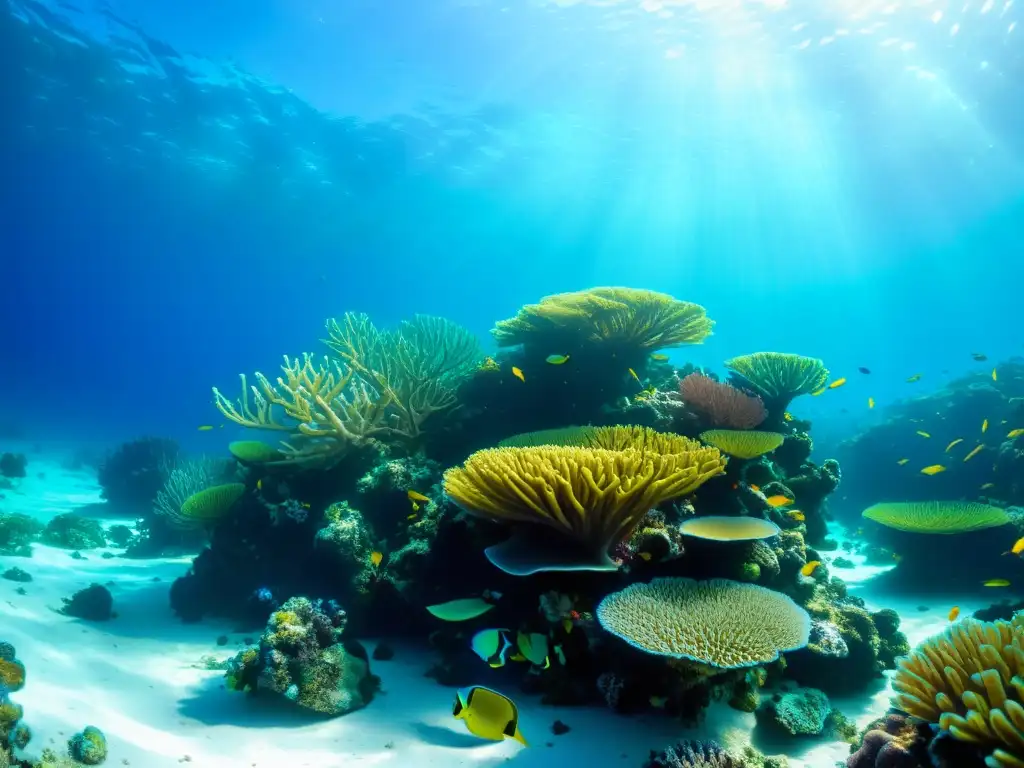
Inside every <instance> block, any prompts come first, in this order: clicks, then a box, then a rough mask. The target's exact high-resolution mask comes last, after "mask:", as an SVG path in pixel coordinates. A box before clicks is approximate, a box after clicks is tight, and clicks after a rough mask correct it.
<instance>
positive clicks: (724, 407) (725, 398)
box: [679, 373, 768, 429]
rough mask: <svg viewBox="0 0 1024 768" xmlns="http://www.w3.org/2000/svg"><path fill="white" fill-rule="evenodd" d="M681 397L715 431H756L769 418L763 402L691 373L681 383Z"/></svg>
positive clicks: (702, 375) (708, 378) (698, 374)
mask: <svg viewBox="0 0 1024 768" xmlns="http://www.w3.org/2000/svg"><path fill="white" fill-rule="evenodd" d="M679 393H680V394H681V395H682V396H683V400H685V401H686V404H687V405H688V406H689V407H690V408H692V409H693V410H695V411H697V412H698V413H699V414H700V415H701V416H703V417H704V418H706V419H707V420H708V421H710V422H711V424H712V425H713V426H715V427H724V428H726V429H753V428H754V427H756V426H757V425H758V424H760V423H761V422H762V421H764V420H765V418H766V417H767V416H768V411H767V410H765V407H764V403H762V402H761V398H759V397H754V396H753V395H748V394H746V393H745V392H741V391H740V390H738V389H736V387H732V386H729V385H728V384H723V383H721V382H718V381H715V380H714V379H712V378H711V377H709V376H705V375H704V374H702V373H691V374H690V375H689V376H687V377H686V378H685V379H683V380H682V381H681V382H679Z"/></svg>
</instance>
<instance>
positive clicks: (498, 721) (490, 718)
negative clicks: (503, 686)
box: [452, 685, 529, 747]
mask: <svg viewBox="0 0 1024 768" xmlns="http://www.w3.org/2000/svg"><path fill="white" fill-rule="evenodd" d="M452 715H454V716H455V719H456V720H462V721H463V722H464V723H465V724H466V730H468V731H469V732H470V733H472V734H473V735H474V736H479V737H480V738H482V739H489V740H490V741H503V740H504V739H506V738H508V739H515V740H516V741H518V742H519V743H520V744H522V745H523V746H524V747H526V746H529V745H528V744H527V743H526V739H524V738H523V734H522V733H520V731H519V710H518V708H517V707H516V705H515V704H514V703H513V701H512V699H510V698H509V697H508V696H505V695H504V694H501V693H498V692H497V691H493V690H491V689H490V688H484V687H483V686H481V685H474V686H473V687H471V688H462V689H460V690H459V691H458V692H457V693H456V694H455V704H454V705H453V706H452Z"/></svg>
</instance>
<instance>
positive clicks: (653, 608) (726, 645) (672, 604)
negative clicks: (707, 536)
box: [596, 578, 811, 669]
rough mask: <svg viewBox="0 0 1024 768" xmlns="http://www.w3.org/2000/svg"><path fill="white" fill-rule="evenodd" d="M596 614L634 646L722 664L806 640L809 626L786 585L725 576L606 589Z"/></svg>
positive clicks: (758, 659)
mask: <svg viewBox="0 0 1024 768" xmlns="http://www.w3.org/2000/svg"><path fill="white" fill-rule="evenodd" d="M596 614H597V618H598V621H600V623H601V626H602V627H604V628H605V629H606V630H607V631H609V632H611V633H612V634H614V635H617V636H618V637H620V638H622V639H623V640H625V641H626V642H627V643H629V644H630V645H632V646H633V647H634V648H638V649H640V650H642V651H645V652H647V653H651V654H655V655H660V656H668V657H673V658H678V659H686V660H689V661H692V662H696V663H698V664H701V665H704V666H708V667H713V668H717V669H735V668H737V667H749V666H756V665H758V664H764V663H767V662H770V661H774V660H775V659H777V658H778V657H779V654H780V653H785V652H788V651H794V650H796V649H798V648H803V647H804V646H805V645H807V639H808V636H809V633H810V626H811V620H810V617H809V616H808V615H807V613H806V611H804V610H803V609H802V608H800V606H798V605H797V604H796V603H794V602H793V601H792V600H791V599H790V598H789V597H788V596H786V595H784V594H782V593H781V592H774V591H772V590H770V589H765V588H764V587H759V586H756V585H754V584H741V583H739V582H735V581H728V580H725V579H712V580H710V581H703V582H702V581H694V580H693V579H685V578H659V579H654V580H653V581H651V582H650V583H649V584H643V583H635V584H631V585H630V586H628V587H626V588H625V589H623V590H621V591H619V592H614V593H612V594H610V595H608V596H607V597H605V598H604V600H602V601H601V603H600V605H599V606H598V608H597V611H596Z"/></svg>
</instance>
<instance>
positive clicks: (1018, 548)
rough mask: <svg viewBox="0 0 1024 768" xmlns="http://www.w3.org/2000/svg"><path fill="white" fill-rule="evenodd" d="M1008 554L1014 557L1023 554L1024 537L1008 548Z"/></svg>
mask: <svg viewBox="0 0 1024 768" xmlns="http://www.w3.org/2000/svg"><path fill="white" fill-rule="evenodd" d="M1010 552H1011V553H1012V554H1014V555H1019V554H1020V553H1021V552H1024V536H1021V537H1020V538H1019V539H1017V540H1016V541H1015V542H1014V543H1013V546H1012V547H1010Z"/></svg>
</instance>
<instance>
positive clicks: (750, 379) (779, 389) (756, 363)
mask: <svg viewBox="0 0 1024 768" xmlns="http://www.w3.org/2000/svg"><path fill="white" fill-rule="evenodd" d="M725 367H726V368H728V369H729V370H730V371H731V372H732V375H733V380H734V381H735V382H736V384H737V385H738V386H740V387H742V388H743V389H749V390H750V391H752V392H755V393H757V394H758V395H759V396H760V397H761V399H762V400H763V401H764V404H765V405H766V406H767V408H768V412H769V413H770V414H771V415H772V417H773V418H776V419H778V418H780V417H781V416H782V413H783V411H785V410H786V408H787V407H788V406H789V403H790V401H791V400H792V399H793V398H794V397H796V396H797V395H807V394H810V393H811V392H816V391H817V390H819V389H821V388H822V387H824V386H825V383H826V382H827V381H828V369H827V368H826V367H825V364H824V363H822V362H821V360H818V359H816V358H813V357H804V356H803V355H793V354H788V353H784V352H755V353H753V354H751V355H740V356H739V357H734V358H732V359H731V360H727V361H726V363H725Z"/></svg>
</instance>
